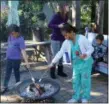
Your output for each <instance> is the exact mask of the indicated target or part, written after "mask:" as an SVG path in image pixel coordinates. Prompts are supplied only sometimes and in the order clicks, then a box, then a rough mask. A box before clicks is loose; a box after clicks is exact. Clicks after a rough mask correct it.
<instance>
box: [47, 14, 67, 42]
mask: <svg viewBox="0 0 109 104" xmlns="http://www.w3.org/2000/svg"><path fill="white" fill-rule="evenodd" d="M67 21H68V16H66V18H65V19H63V18H62V17H61V15H60V14H59V13H57V14H55V15H54V16H53V18H52V20H51V21H50V23H49V24H48V27H49V28H52V36H51V39H52V40H56V41H64V40H65V39H64V36H63V35H62V34H61V31H60V28H58V25H59V24H61V23H66V22H67Z"/></svg>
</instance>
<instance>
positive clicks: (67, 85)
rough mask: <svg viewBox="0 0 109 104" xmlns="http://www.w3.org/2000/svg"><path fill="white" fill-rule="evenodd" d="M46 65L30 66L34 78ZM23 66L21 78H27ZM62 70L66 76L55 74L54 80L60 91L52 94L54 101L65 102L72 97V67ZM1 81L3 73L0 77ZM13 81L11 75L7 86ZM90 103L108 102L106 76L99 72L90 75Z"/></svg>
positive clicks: (46, 76)
mask: <svg viewBox="0 0 109 104" xmlns="http://www.w3.org/2000/svg"><path fill="white" fill-rule="evenodd" d="M46 69H47V65H46V64H45V63H43V62H41V63H39V64H37V66H35V65H34V66H33V67H32V71H31V72H32V74H33V76H34V77H35V78H40V75H41V74H42V73H43V72H44V71H46ZM24 70H25V69H24V67H23V66H22V67H21V80H24V79H28V78H29V74H28V72H27V71H24ZM64 71H65V72H66V73H67V74H68V77H67V78H62V77H59V76H57V79H56V80H55V81H56V82H57V83H59V84H60V87H61V89H60V91H59V93H58V94H56V95H55V96H54V98H55V102H56V103H67V101H68V100H69V99H70V98H71V97H72V93H73V90H72V83H71V78H72V69H71V67H70V66H66V65H65V66H64ZM45 78H50V77H49V72H48V74H47V75H45ZM1 79H2V80H1V81H2V82H3V75H2V78H1ZM13 83H15V79H14V76H13V75H12V77H11V80H10V83H9V86H12V85H13ZM89 102H90V103H107V102H108V76H107V75H104V74H100V73H96V74H94V75H92V89H91V99H90V101H89Z"/></svg>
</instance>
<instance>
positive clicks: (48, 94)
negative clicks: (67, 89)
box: [14, 79, 60, 103]
mask: <svg viewBox="0 0 109 104" xmlns="http://www.w3.org/2000/svg"><path fill="white" fill-rule="evenodd" d="M37 81H38V80H37V79H36V82H37ZM14 90H16V91H17V92H18V95H19V96H20V97H22V98H23V99H24V101H23V102H30V103H31V102H42V103H44V102H46V103H49V102H50V103H52V97H53V95H55V94H56V93H57V92H58V91H59V90H60V86H59V85H58V83H56V82H55V81H53V80H50V79H43V80H42V81H41V82H40V83H35V84H33V83H31V79H28V80H25V81H23V82H22V83H20V84H19V85H18V86H17V87H16V88H15V89H14Z"/></svg>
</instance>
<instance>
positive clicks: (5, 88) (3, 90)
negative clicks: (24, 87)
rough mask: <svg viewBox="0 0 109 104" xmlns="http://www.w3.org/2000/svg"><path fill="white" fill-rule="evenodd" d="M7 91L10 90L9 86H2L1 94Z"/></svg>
mask: <svg viewBox="0 0 109 104" xmlns="http://www.w3.org/2000/svg"><path fill="white" fill-rule="evenodd" d="M7 91H9V89H8V88H7V87H4V88H2V89H1V92H0V93H1V94H4V93H6V92H7Z"/></svg>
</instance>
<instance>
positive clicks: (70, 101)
mask: <svg viewBox="0 0 109 104" xmlns="http://www.w3.org/2000/svg"><path fill="white" fill-rule="evenodd" d="M77 102H78V101H77V100H75V99H70V100H69V101H68V103H77Z"/></svg>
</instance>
